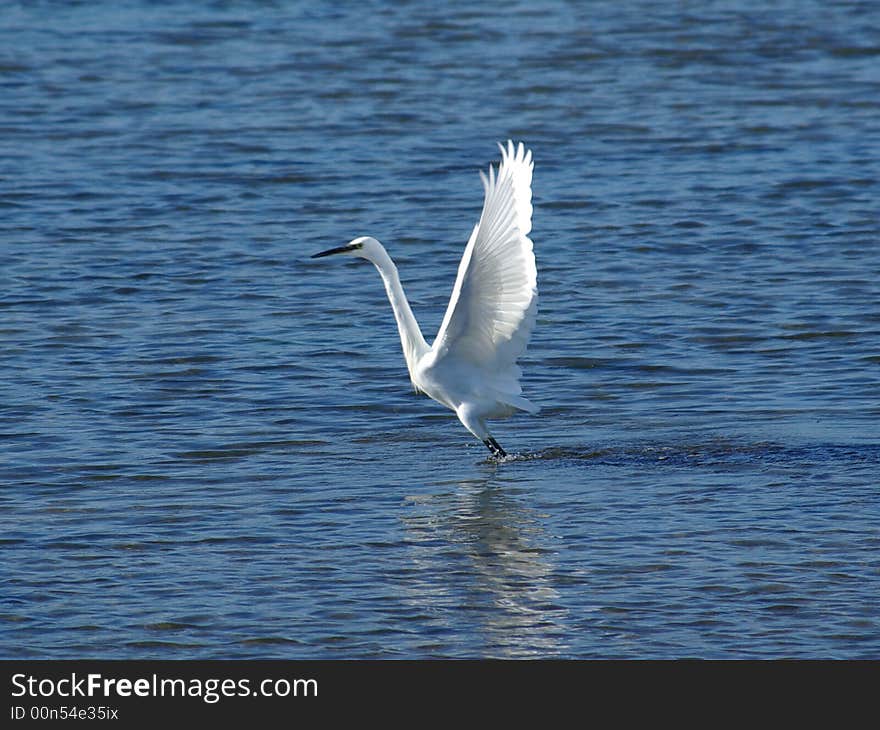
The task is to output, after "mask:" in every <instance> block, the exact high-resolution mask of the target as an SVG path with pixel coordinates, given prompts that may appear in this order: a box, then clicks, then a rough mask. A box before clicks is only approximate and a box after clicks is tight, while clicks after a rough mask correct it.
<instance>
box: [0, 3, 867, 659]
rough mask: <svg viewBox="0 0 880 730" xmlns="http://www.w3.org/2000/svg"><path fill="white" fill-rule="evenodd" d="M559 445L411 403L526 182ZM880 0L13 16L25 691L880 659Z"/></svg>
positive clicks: (539, 345)
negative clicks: (482, 225) (469, 670)
mask: <svg viewBox="0 0 880 730" xmlns="http://www.w3.org/2000/svg"><path fill="white" fill-rule="evenodd" d="M509 137H512V138H514V139H524V140H525V141H526V142H527V143H528V144H529V146H530V147H531V148H532V149H533V151H534V156H535V159H536V167H535V180H534V203H535V214H534V219H533V220H534V229H533V233H532V238H533V239H534V241H535V250H536V253H537V258H538V268H539V288H540V307H541V309H540V313H539V321H538V326H537V329H536V331H535V336H534V337H533V340H532V346H531V348H530V350H529V354H528V356H527V357H526V358H525V359H524V361H523V363H522V364H523V369H524V372H525V378H524V386H525V392H526V395H527V396H528V397H529V398H531V399H532V400H533V401H535V402H537V403H539V404H541V406H542V407H543V410H542V412H541V413H540V414H539V415H538V416H534V417H529V416H519V417H517V418H515V419H512V420H510V421H507V422H500V423H497V424H496V426H495V430H494V433H495V435H496V436H497V437H498V440H499V441H500V442H501V443H502V444H503V445H504V446H505V448H507V449H508V451H510V452H512V453H516V454H517V458H516V459H514V460H511V461H509V462H507V463H502V464H498V463H495V462H493V461H492V460H490V459H488V458H487V457H488V451H486V450H485V449H484V447H483V446H482V445H481V444H480V443H478V442H477V441H475V440H474V439H473V438H472V437H471V436H470V434H468V433H467V432H466V431H465V430H464V429H463V428H462V427H461V425H460V424H459V423H458V422H457V420H456V419H455V418H454V416H453V415H452V414H451V413H449V412H448V411H446V410H445V409H443V408H441V407H440V406H438V405H437V404H435V403H433V402H431V401H429V400H427V399H425V398H423V397H419V396H416V395H414V394H412V393H411V392H410V387H409V382H408V376H407V373H406V368H405V366H404V363H403V358H402V356H401V353H400V351H399V347H400V346H399V341H398V339H397V333H396V330H395V327H394V322H393V319H392V316H391V312H390V308H389V307H388V303H387V301H386V299H385V295H384V292H383V290H382V287H381V283H380V281H379V278H378V276H377V275H376V273H375V271H373V270H372V268H371V267H369V266H368V265H367V264H365V263H364V262H358V261H348V262H346V261H337V260H333V259H329V260H319V261H311V260H309V259H308V255H309V254H311V253H314V252H315V251H319V250H322V249H324V248H329V247H331V246H336V245H341V244H344V243H346V242H347V241H348V240H349V239H351V238H353V237H354V236H356V235H362V234H369V235H373V236H375V237H377V238H379V239H380V240H382V241H383V242H384V243H385V244H386V246H387V247H388V249H389V252H390V253H391V255H392V256H393V257H394V258H395V259H396V261H397V263H398V265H399V267H400V270H401V275H402V278H403V281H404V284H405V286H406V288H407V292H408V294H409V296H410V299H411V301H412V304H413V309H414V310H415V312H416V315H417V317H418V318H419V320H420V323H421V325H422V327H423V329H424V331H425V333H426V336H427V338H428V340H429V341H430V340H431V339H432V338H433V333H434V332H435V331H436V329H437V327H438V325H439V323H440V320H441V318H442V314H443V311H444V309H445V305H446V301H447V299H448V296H449V293H450V291H451V288H452V283H453V280H454V276H455V270H456V267H457V264H458V259H459V257H460V255H461V252H462V250H463V247H464V244H465V242H466V240H467V237H468V235H469V233H470V230H471V227H472V226H473V224H474V223H475V222H476V220H477V216H478V215H479V210H480V207H481V203H482V200H481V196H482V188H481V186H480V182H479V179H478V176H477V170H478V169H480V168H485V167H486V166H487V165H488V164H489V162H490V161H493V160H497V158H498V153H497V148H496V147H495V143H496V142H497V141H502V140H506V139H507V138H509ZM878 160H880V13H878V11H877V6H876V4H875V3H870V2H864V3H863V2H838V3H824V2H789V3H785V2H783V3H773V4H771V5H770V6H767V5H766V3H759V2H720V1H719V2H707V3H699V4H690V3H686V4H679V3H675V4H663V3H660V4H658V3H653V2H629V3H620V2H594V3H565V2H555V1H553V0H546V1H543V2H531V1H530V2H523V3H514V4H509V3H508V4H504V5H503V6H498V7H497V8H496V9H486V8H478V7H477V6H474V5H473V4H472V3H464V2H461V3H459V2H441V3H431V4H428V3H424V4H423V3H407V2H400V3H380V2H357V3H354V2H352V3H333V4H330V3H327V4H321V5H319V4H315V3H305V2H303V3H293V2H266V3H257V2H254V3H219V2H218V3H213V4H207V3H206V4H196V3H177V4H171V3H150V2H146V1H135V0H131V1H130V2H122V3H119V2H112V3H111V2H81V3H75V2H71V3H39V2H20V3H15V2H13V3H4V5H3V7H2V9H0V353H2V355H0V545H2V552H0V563H2V564H0V654H2V655H3V656H4V657H10V658H12V657H31V658H35V657H41V658H70V657H82V656H87V657H94V658H194V657H198V658H223V657H239V658H240V657H253V658H257V657H273V658H274V657H284V658H363V657H388V658H396V657H407V658H413V657H415V658H419V657H555V656H560V657H651V658H657V657H723V658H741V657H760V658H769V657H839V658H862V657H872V658H878V657H880V606H878V600H877V597H878V595H880V483H878V481H880V480H878V475H880V435H878V434H880V432H878V422H880V219H878V202H877V201H878V197H880V162H878Z"/></svg>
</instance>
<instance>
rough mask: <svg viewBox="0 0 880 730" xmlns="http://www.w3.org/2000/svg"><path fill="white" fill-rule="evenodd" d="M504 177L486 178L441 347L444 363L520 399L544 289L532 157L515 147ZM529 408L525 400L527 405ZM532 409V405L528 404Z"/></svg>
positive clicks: (505, 158)
mask: <svg viewBox="0 0 880 730" xmlns="http://www.w3.org/2000/svg"><path fill="white" fill-rule="evenodd" d="M499 147H500V148H501V164H500V165H499V168H498V172H497V174H496V173H495V169H494V168H493V167H492V166H491V165H490V166H489V174H488V176H487V175H486V174H484V173H483V172H480V177H481V179H482V181H483V187H484V189H485V200H484V202H483V211H482V214H481V215H480V221H479V223H477V225H476V226H475V227H474V230H473V233H472V234H471V237H470V240H469V241H468V244H467V247H466V248H465V251H464V255H463V256H462V259H461V263H460V264H459V267H458V276H457V277H456V281H455V286H454V287H453V290H452V297H451V299H450V301H449V306H448V308H447V310H446V315H445V316H444V318H443V323H442V324H441V325H440V330H439V331H438V333H437V337H436V339H435V340H434V344H433V349H434V351H435V353H436V357H437V359H438V360H439V359H441V358H456V359H458V360H460V361H461V362H463V363H467V364H469V365H472V366H476V367H477V368H479V369H481V370H484V371H485V372H487V373H492V374H493V375H494V376H495V378H496V382H497V384H498V385H499V387H503V389H504V392H507V393H509V394H510V395H512V396H518V395H519V393H520V392H521V389H520V387H519V383H518V380H519V377H520V370H519V368H518V367H517V365H516V360H517V358H519V357H520V356H521V355H522V354H523V353H524V352H525V350H526V346H527V345H528V341H529V337H530V336H531V333H532V329H533V328H534V325H535V316H536V314H537V302H538V285H537V268H536V266H535V254H534V251H533V244H532V241H531V239H530V238H529V236H528V234H529V233H530V232H531V230H532V188H531V184H532V170H533V167H534V163H533V162H532V153H531V151H529V150H526V149H525V148H524V146H523V144H522V143H521V142H520V144H519V145H518V146H517V147H514V145H513V142H510V141H508V143H507V147H506V148H505V147H503V146H501V145H499ZM520 400H523V399H520ZM525 402H526V403H527V401H525Z"/></svg>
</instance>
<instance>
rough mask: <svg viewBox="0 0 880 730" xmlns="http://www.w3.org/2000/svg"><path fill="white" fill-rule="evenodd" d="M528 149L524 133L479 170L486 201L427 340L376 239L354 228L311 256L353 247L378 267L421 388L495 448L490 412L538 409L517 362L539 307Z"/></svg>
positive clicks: (351, 252)
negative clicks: (355, 233)
mask: <svg viewBox="0 0 880 730" xmlns="http://www.w3.org/2000/svg"><path fill="white" fill-rule="evenodd" d="M532 168H533V163H532V153H531V152H530V151H527V150H525V148H524V147H523V145H522V143H520V144H519V146H518V147H516V148H515V147H514V145H513V143H512V142H508V143H507V147H506V148H505V147H501V164H500V166H499V168H498V173H497V175H496V174H495V170H494V169H493V168H492V167H491V166H490V168H489V175H488V177H487V176H486V175H483V174H482V173H481V177H482V179H483V186H484V188H485V194H486V197H485V201H484V203H483V211H482V215H481V216H480V221H479V223H477V225H476V226H475V227H474V231H473V233H472V234H471V237H470V240H469V241H468V244H467V247H466V248H465V251H464V255H463V256H462V259H461V263H460V264H459V268H458V276H457V278H456V281H455V286H454V287H453V290H452V297H451V299H450V301H449V306H448V308H447V310H446V315H445V316H444V318H443V323H442V324H441V325H440V330H439V331H438V333H437V337H436V338H435V339H434V342H433V344H431V345H428V343H427V342H426V341H425V338H424V337H423V336H422V332H421V329H420V328H419V325H418V322H417V321H416V318H415V316H414V315H413V313H412V310H411V309H410V306H409V302H408V301H407V299H406V295H405V294H404V291H403V286H402V285H401V283H400V277H399V275H398V273H397V267H396V266H395V265H394V262H393V261H392V260H391V257H390V256H389V255H388V252H387V251H386V250H385V248H384V247H383V246H382V244H381V243H379V241H377V240H376V239H375V238H371V237H369V236H361V237H359V238H355V239H354V240H353V241H351V242H350V243H349V244H348V245H346V246H340V247H338V248H334V249H330V250H329V251H323V252H321V253H319V254H315V256H313V258H318V257H321V256H329V255H331V254H349V255H353V256H358V257H361V258H365V259H367V260H368V261H370V262H372V263H373V265H374V266H375V267H376V268H377V269H378V271H379V274H380V275H381V277H382V281H383V282H384V284H385V290H386V292H387V293H388V299H389V301H390V302H391V308H392V310H393V311H394V318H395V320H396V322H397V329H398V332H399V333H400V342H401V345H402V346H403V354H404V357H405V359H406V364H407V368H408V369H409V375H410V379H411V380H412V383H413V386H414V387H415V388H416V390H418V391H420V392H422V393H424V394H425V395H427V396H429V397H430V398H433V399H434V400H435V401H437V402H438V403H441V404H442V405H444V406H446V407H447V408H450V409H452V410H453V411H455V413H456V415H457V416H458V418H459V420H460V421H461V422H462V424H463V425H464V426H465V428H467V429H468V431H470V432H471V433H472V434H473V435H474V436H476V437H477V438H479V439H480V440H481V441H483V443H484V444H486V446H487V447H488V448H489V449H490V450H491V451H492V453H493V454H495V455H496V456H505V455H506V454H505V452H504V449H502V448H501V446H500V445H499V444H498V442H497V441H496V440H495V439H494V438H493V437H492V435H491V434H490V433H489V430H488V428H487V426H486V420H487V419H492V418H506V417H507V416H510V415H511V414H513V413H514V412H515V411H517V410H523V411H528V412H530V413H534V412H537V410H538V408H537V406H535V405H533V404H532V403H530V402H529V401H528V400H526V399H525V398H523V397H522V395H521V393H522V389H521V387H520V385H519V378H520V375H521V372H520V369H519V366H518V365H517V364H516V360H517V358H519V357H520V356H521V355H522V354H523V353H524V352H525V350H526V346H527V345H528V341H529V337H530V335H531V332H532V329H533V328H534V325H535V316H536V313H537V299H538V286H537V269H536V267H535V255H534V252H533V250H532V248H533V246H532V241H531V239H529V232H530V231H531V228H532V223H531V218H532V202H531V200H532V190H531V182H532Z"/></svg>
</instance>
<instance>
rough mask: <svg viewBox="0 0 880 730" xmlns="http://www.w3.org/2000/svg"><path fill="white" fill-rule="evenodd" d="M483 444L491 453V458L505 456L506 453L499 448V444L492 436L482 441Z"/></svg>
mask: <svg viewBox="0 0 880 730" xmlns="http://www.w3.org/2000/svg"><path fill="white" fill-rule="evenodd" d="M483 443H484V444H486V448H487V449H489V451H491V452H492V455H493V456H498V457H504V456H507V452H506V451H505V450H504V449H502V448H501V444H499V443H498V442H497V441H496V440H495V439H494V438H493V437H492V436H490V437H489V438H487V439H486V440H485V441H483Z"/></svg>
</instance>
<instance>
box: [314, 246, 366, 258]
mask: <svg viewBox="0 0 880 730" xmlns="http://www.w3.org/2000/svg"><path fill="white" fill-rule="evenodd" d="M355 248H357V246H337V247H336V248H331V249H328V250H327V251H321V253H315V254H312V258H313V259H320V258H322V257H324V256H332V255H333V254H335V253H345V252H346V251H353V250H354V249H355Z"/></svg>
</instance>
